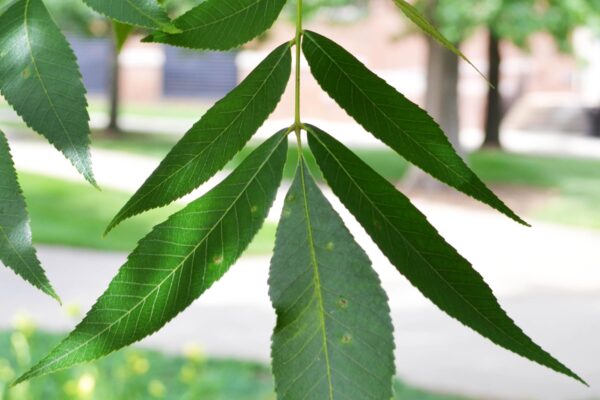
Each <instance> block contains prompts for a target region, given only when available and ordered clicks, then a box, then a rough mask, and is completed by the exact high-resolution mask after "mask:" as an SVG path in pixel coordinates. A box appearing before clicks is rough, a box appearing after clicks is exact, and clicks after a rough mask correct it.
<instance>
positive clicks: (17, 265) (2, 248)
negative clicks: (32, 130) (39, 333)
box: [0, 131, 60, 301]
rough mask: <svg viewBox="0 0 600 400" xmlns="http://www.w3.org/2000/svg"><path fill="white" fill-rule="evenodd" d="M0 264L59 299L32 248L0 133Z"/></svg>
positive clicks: (21, 199)
mask: <svg viewBox="0 0 600 400" xmlns="http://www.w3.org/2000/svg"><path fill="white" fill-rule="evenodd" d="M0 261H1V262H2V263H3V264H4V265H6V266H7V267H9V268H11V269H12V270H13V271H14V272H15V273H17V274H18V275H19V276H21V277H22V278H23V279H25V280H26V281H27V282H29V283H31V284H32V285H34V286H35V287H37V288H38V289H40V290H42V291H43V292H44V293H46V294H48V295H50V296H52V297H54V298H55V299H57V300H59V301H60V299H59V298H58V295H57V294H56V292H55V291H54V289H52V286H51V285H50V282H49V281H48V278H47V277H46V274H45V272H44V270H43V269H42V266H41V264H40V261H39V260H38V258H37V255H36V253H35V249H34V248H33V245H32V244H31V228H30V226H29V215H28V214H27V207H26V205H25V198H24V197H23V193H22V192H21V188H20V187H19V182H18V180H17V171H15V167H14V165H13V162H12V157H11V155H10V148H9V147H8V142H7V141H6V137H5V136H4V133H2V132H1V131H0Z"/></svg>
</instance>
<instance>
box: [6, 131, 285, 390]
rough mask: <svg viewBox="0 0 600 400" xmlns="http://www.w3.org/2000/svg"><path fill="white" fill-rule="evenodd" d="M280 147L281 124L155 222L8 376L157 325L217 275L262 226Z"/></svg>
mask: <svg viewBox="0 0 600 400" xmlns="http://www.w3.org/2000/svg"><path fill="white" fill-rule="evenodd" d="M286 154H287V131H281V132H279V133H278V134H276V135H274V136H273V137H272V138H270V139H269V140H268V141H267V142H265V143H264V144H263V145H261V146H260V147H259V148H258V149H256V150H255V151H254V152H253V153H252V154H251V155H250V156H248V158H247V159H246V160H244V162H243V163H242V164H241V165H240V166H239V167H238V168H237V169H236V170H235V171H234V172H233V173H232V174H231V175H230V176H229V177H227V179H225V180H224V181H223V182H222V183H221V184H219V185H218V186H217V187H215V188H214V189H213V190H211V191H210V192H209V193H207V194H206V195H205V196H203V197H201V198H200V199H198V200H196V201H194V202H192V203H191V204H190V205H188V206H187V207H186V208H185V209H183V210H182V211H180V212H178V213H176V214H174V215H173V216H171V217H170V218H169V219H168V220H167V221H166V222H164V223H162V224H160V225H158V226H156V227H155V228H154V230H153V231H152V232H151V233H150V234H149V235H148V236H146V237H145V238H144V239H142V240H141V241H140V243H139V245H138V247H137V248H136V249H135V250H134V252H133V253H132V254H131V255H130V256H129V259H128V260H127V263H126V264H125V265H123V267H121V270H120V271H119V273H118V274H117V276H116V277H115V279H114V280H113V281H112V282H111V284H110V286H109V288H108V290H107V291H106V292H105V293H104V294H103V295H102V296H101V297H100V299H98V301H97V303H96V304H95V305H94V307H93V308H92V310H91V311H90V312H89V313H88V314H87V316H86V317H85V319H84V320H83V321H82V322H81V323H80V324H79V325H78V326H77V328H75V330H74V331H73V332H72V333H71V334H70V335H69V337H68V338H67V339H65V340H64V341H63V342H62V343H61V344H59V345H58V346H57V347H56V348H55V349H54V350H53V351H52V352H51V353H50V354H49V355H48V356H47V357H46V358H44V359H43V360H42V361H41V362H40V363H39V364H37V365H36V366H35V367H33V368H32V369H31V370H30V371H29V372H27V373H26V374H25V375H23V376H22V377H20V378H19V379H18V381H17V382H16V383H19V382H22V381H24V380H27V379H30V378H33V377H35V376H39V375H45V374H48V373H51V372H55V371H58V370H61V369H65V368H68V367H71V366H73V365H75V364H79V363H83V362H88V361H92V360H95V359H98V358H100V357H103V356H105V355H107V354H109V353H111V352H113V351H115V350H118V349H120V348H122V347H125V346H127V345H130V344H132V343H134V342H137V341H138V340H141V339H143V338H144V337H146V336H148V335H150V334H152V333H154V332H156V331H158V330H159V329H160V328H162V327H163V326H164V325H165V324H166V323H167V322H169V321H170V320H171V319H172V318H174V317H175V316H176V315H177V314H179V313H180V312H181V311H183V310H184V309H185V308H187V307H188V306H189V305H190V304H191V303H192V302H193V301H194V300H195V299H197V298H198V297H199V296H200V295H201V294H202V293H204V292H205V291H206V290H207V289H208V288H210V286H211V285H212V284H213V283H214V282H216V281H217V280H219V279H220V278H221V277H222V276H223V275H224V274H225V273H226V272H227V270H228V269H229V268H230V266H231V265H232V264H233V263H234V262H235V261H236V260H237V259H238V258H239V256H240V255H241V254H242V252H243V251H244V250H245V249H246V247H247V246H248V244H250V242H251V240H252V238H253V237H254V235H255V234H256V233H257V232H258V230H259V229H260V227H261V226H262V224H263V222H264V220H265V218H266V217H267V213H268V211H269V209H270V208H271V205H272V204H273V201H274V199H275V195H276V194H277V189H278V187H279V183H280V182H281V177H282V173H283V165H284V164H285V160H286Z"/></svg>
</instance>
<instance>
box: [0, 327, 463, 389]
mask: <svg viewBox="0 0 600 400" xmlns="http://www.w3.org/2000/svg"><path fill="white" fill-rule="evenodd" d="M60 338H61V337H60V336H57V335H50V334H45V333H40V332H36V331H35V329H34V328H33V327H32V326H28V324H27V323H25V324H23V327H22V328H21V329H18V330H16V331H11V332H0V399H3V400H33V399H56V400H58V399H60V400H76V399H77V400H84V399H85V400H106V399H111V400H146V399H166V400H195V399H206V400H275V394H274V393H273V378H272V376H271V371H270V369H269V368H268V367H267V366H265V365H262V364H257V363H251V362H241V361H236V360H213V359H206V358H204V356H203V355H202V351H201V349H200V348H198V347H197V346H190V347H189V348H188V349H184V354H185V355H184V356H168V355H165V354H162V353H159V352H155V351H148V350H140V349H135V348H128V349H125V350H122V351H120V352H117V353H115V354H112V355H111V356H108V357H106V358H104V359H102V360H100V361H98V362H96V363H94V364H87V365H83V366H78V367H74V368H71V369H68V370H65V371H61V372H58V373H56V374H53V375H50V376H45V377H41V378H38V379H35V380H32V381H30V382H27V383H25V384H22V385H19V386H17V387H16V388H13V389H10V390H9V389H7V385H8V383H9V382H11V381H12V380H13V379H15V378H16V376H17V374H19V373H22V372H24V371H25V370H26V369H27V368H28V367H30V366H31V363H32V362H34V361H36V360H39V359H40V357H42V356H44V355H46V354H47V352H48V351H49V350H50V349H51V348H52V346H54V345H55V344H56V343H58V341H59V340H60ZM394 386H395V391H396V395H395V399H397V400H400V399H402V400H465V399H464V398H461V397H454V396H445V395H437V394H433V393H428V392H426V391H423V390H420V389H416V388H413V387H410V386H407V385H404V384H402V383H401V382H400V381H396V382H395V383H394Z"/></svg>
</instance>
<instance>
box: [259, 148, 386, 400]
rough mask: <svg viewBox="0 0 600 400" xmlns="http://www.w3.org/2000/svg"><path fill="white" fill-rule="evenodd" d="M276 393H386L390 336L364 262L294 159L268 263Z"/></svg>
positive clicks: (373, 277)
mask: <svg viewBox="0 0 600 400" xmlns="http://www.w3.org/2000/svg"><path fill="white" fill-rule="evenodd" d="M269 287H270V296H271V300H272V302H273V306H274V307H275V310H276V311H277V326H276V327H275V333H274V334H273V347H272V356H273V372H274V374H275V386H276V389H277V393H278V394H279V398H280V399H286V400H287V399H298V398H301V397H302V396H305V397H306V398H310V399H329V400H333V399H353V398H357V399H358V398H360V399H375V400H378V399H389V398H390V397H392V387H391V382H392V376H393V374H394V352H393V349H394V341H393V336H392V331H393V327H392V322H391V319H390V315H389V314H390V310H389V307H388V305H387V297H386V295H385V293H384V292H383V290H382V289H381V286H380V282H379V278H378V277H377V274H376V273H375V272H374V271H373V270H372V269H371V261H370V260H369V258H368V257H367V255H366V254H365V253H364V251H363V250H362V249H361V248H360V246H359V245H358V244H357V243H356V242H355V241H354V238H353V237H352V235H351V234H350V232H348V230H347V228H346V227H345V226H344V222H343V221H342V220H341V218H340V217H339V216H338V215H337V213H336V212H335V211H334V210H333V208H332V207H331V205H330V204H329V203H328V202H327V200H326V199H325V197H324V196H323V194H322V193H321V191H320V190H319V188H318V187H317V185H316V183H315V181H314V180H313V178H312V176H311V175H310V172H309V171H308V168H307V166H306V164H305V163H304V160H302V159H301V160H300V163H299V165H298V171H297V173H296V178H295V179H294V183H293V184H292V187H291V189H290V191H289V193H288V194H287V197H286V200H285V205H284V208H283V213H282V216H281V222H280V225H279V229H278V231H277V240H276V242H275V252H274V254H273V260H272V261H271V275H270V279H269Z"/></svg>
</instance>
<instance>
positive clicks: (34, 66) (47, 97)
mask: <svg viewBox="0 0 600 400" xmlns="http://www.w3.org/2000/svg"><path fill="white" fill-rule="evenodd" d="M30 3H31V0H25V12H24V15H23V24H24V28H25V29H24V30H25V38H26V40H27V47H29V55H30V59H31V64H32V65H33V68H34V70H35V75H36V77H37V78H38V81H39V82H40V85H41V87H42V90H43V91H44V94H45V95H46V99H47V100H48V104H50V108H51V109H52V112H53V113H54V116H55V117H56V119H57V120H58V122H59V123H60V126H61V128H62V130H63V133H64V134H65V136H66V138H67V140H68V141H69V145H70V147H71V150H72V151H73V153H74V154H75V157H76V158H77V161H78V163H79V165H80V166H81V168H83V169H84V170H87V167H86V163H85V162H84V161H83V159H82V158H81V156H80V155H79V151H78V150H77V148H76V147H75V144H74V143H73V141H72V140H71V136H70V135H69V131H68V130H67V128H66V127H65V125H64V123H63V121H62V118H61V117H60V115H59V114H58V111H57V110H56V106H55V105H54V102H53V101H52V98H51V97H50V94H49V93H48V89H47V88H46V84H45V83H44V80H43V79H42V75H41V74H40V71H39V69H38V66H37V61H36V59H35V57H34V55H33V46H32V44H31V38H30V37H29V23H28V15H29V4H30ZM42 6H43V7H45V6H44V5H43V4H42ZM84 175H86V178H87V179H88V180H90V182H94V178H93V176H90V175H89V173H88V172H87V171H86V172H85V173H84Z"/></svg>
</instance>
